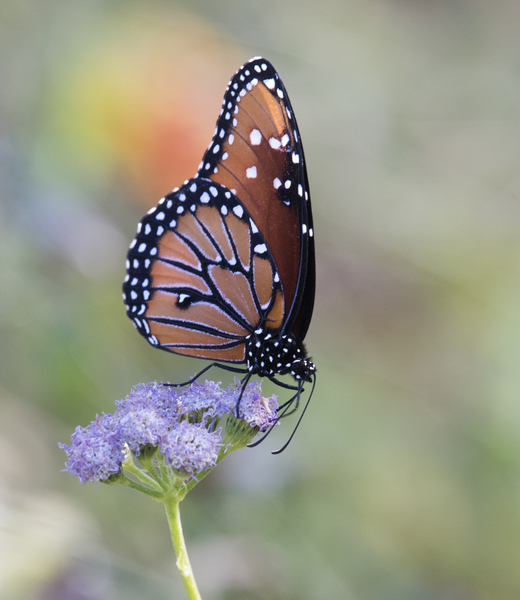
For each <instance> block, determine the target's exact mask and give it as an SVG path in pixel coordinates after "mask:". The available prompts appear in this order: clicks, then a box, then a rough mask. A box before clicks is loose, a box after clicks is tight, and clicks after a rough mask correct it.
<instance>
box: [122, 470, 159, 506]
mask: <svg viewBox="0 0 520 600" xmlns="http://www.w3.org/2000/svg"><path fill="white" fill-rule="evenodd" d="M118 483H122V484H123V485H126V486H127V487H129V488H132V489H133V490H137V491H138V492H143V494H146V495H147V496H150V497H151V498H154V499H155V500H159V501H161V500H162V499H163V495H164V492H162V491H161V492H159V491H155V490H152V489H150V488H149V487H147V486H145V485H141V484H140V483H138V482H137V481H134V480H133V479H130V478H129V477H127V476H126V475H123V477H121V479H120V480H119V481H118Z"/></svg>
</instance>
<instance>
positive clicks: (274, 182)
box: [273, 177, 282, 190]
mask: <svg viewBox="0 0 520 600" xmlns="http://www.w3.org/2000/svg"><path fill="white" fill-rule="evenodd" d="M273 185H274V189H275V190H277V189H278V188H279V187H280V186H281V185H282V182H281V181H280V180H279V179H278V177H277V178H276V179H275V180H274V181H273Z"/></svg>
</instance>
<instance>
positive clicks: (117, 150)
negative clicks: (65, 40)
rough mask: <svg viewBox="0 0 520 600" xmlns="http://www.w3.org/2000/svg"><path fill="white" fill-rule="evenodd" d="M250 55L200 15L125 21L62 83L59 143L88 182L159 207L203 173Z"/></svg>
mask: <svg viewBox="0 0 520 600" xmlns="http://www.w3.org/2000/svg"><path fill="white" fill-rule="evenodd" d="M96 42H97V43H96ZM248 58H249V56H246V53H245V52H238V51H237V49H236V48H233V47H231V46H230V45H229V43H226V42H224V41H222V40H221V39H220V38H219V35H218V32H217V31H215V29H213V28H212V27H211V26H210V25H208V24H207V23H205V22H203V21H201V20H200V19H198V18H196V17H194V16H191V15H187V14H185V13H178V12H176V11H167V10H155V11H150V10H149V9H148V8H147V10H146V14H144V13H143V12H141V11H137V12H136V11H135V10H133V11H132V12H130V13H129V14H127V15H126V18H125V17H123V18H121V15H119V18H118V19H117V22H113V23H108V24H107V27H106V29H105V30H104V31H103V32H101V34H100V36H99V38H98V39H97V40H95V41H94V43H93V47H92V50H91V51H90V52H89V53H88V55H86V56H83V57H82V58H81V59H80V60H79V62H78V64H75V65H74V68H73V72H72V73H71V74H70V75H69V76H66V77H65V78H62V79H61V82H62V83H63V84H64V86H63V88H62V89H61V91H58V96H61V97H60V98H59V100H58V102H56V104H55V106H56V107H59V115H58V118H57V119H56V121H57V123H58V124H59V127H58V129H59V130H61V135H60V137H61V138H63V136H64V137H65V138H66V147H67V150H68V151H72V152H74V153H76V155H77V158H78V165H77V168H79V169H81V168H85V169H87V171H88V174H89V175H88V176H89V177H94V178H96V177H99V178H100V179H103V180H105V181H106V179H107V178H108V181H106V183H107V184H108V185H117V186H123V187H124V188H125V189H127V190H128V191H129V197H130V198H135V199H137V200H138V201H139V202H142V204H143V205H145V206H153V205H155V204H156V203H157V200H158V199H159V198H160V197H162V196H163V195H164V194H166V193H168V192H169V191H171V189H172V188H174V187H175V186H178V185H180V184H181V183H182V182H183V181H184V180H185V179H187V178H189V177H192V176H193V175H194V174H195V172H196V170H197V168H198V165H199V163H200V161H201V159H202V155H203V153H204V151H205V149H206V147H207V145H208V144H209V142H210V140H211V137H212V136H213V131H214V127H215V123H216V120H217V116H218V113H219V111H220V106H221V102H222V97H223V94H224V90H225V87H226V85H227V82H228V81H229V78H230V77H231V75H232V74H233V73H234V71H235V70H236V69H237V67H238V66H239V65H240V64H241V63H242V62H244V61H245V60H247V59H248ZM54 133H56V130H54ZM61 143H63V142H61ZM69 159H70V158H69Z"/></svg>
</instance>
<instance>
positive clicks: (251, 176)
mask: <svg viewBox="0 0 520 600" xmlns="http://www.w3.org/2000/svg"><path fill="white" fill-rule="evenodd" d="M246 176H247V177H248V178H249V179H255V178H256V167H255V166H254V165H253V166H252V167H249V169H246Z"/></svg>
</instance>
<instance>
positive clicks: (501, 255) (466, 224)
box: [0, 0, 520, 600]
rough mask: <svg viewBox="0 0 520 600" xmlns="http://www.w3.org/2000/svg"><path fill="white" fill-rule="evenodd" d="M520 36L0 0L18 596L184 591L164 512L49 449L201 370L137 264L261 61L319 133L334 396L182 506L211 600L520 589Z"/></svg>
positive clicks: (363, 20)
mask: <svg viewBox="0 0 520 600" xmlns="http://www.w3.org/2000/svg"><path fill="white" fill-rule="evenodd" d="M519 39H520V4H519V3H518V2H517V0H495V1H494V2H486V1H484V0H433V1H424V0H423V1H421V0H376V1H374V2H366V1H365V0H322V1H321V2H312V1H310V0H284V1H283V2H282V1H280V0H267V1H253V0H246V1H239V0H222V1H217V0H194V1H191V2H190V1H188V0H184V1H183V0H179V1H176V2H174V1H166V0H165V1H162V2H161V1H159V0H148V1H145V0H126V1H123V0H120V1H116V0H105V1H104V2H100V1H88V2H87V1H82V0H81V1H76V2H69V1H67V0H45V1H44V2H42V1H40V0H2V2H1V5H0V319H1V322H0V336H1V340H0V370H1V371H0V374H1V382H0V411H1V412H0V451H1V460H0V465H1V466H0V469H1V474H0V523H1V526H0V597H1V598H3V599H5V600H26V599H31V600H99V599H102V600H105V599H106V600H119V599H123V598H125V600H134V599H136V600H137V599H142V598H154V599H156V600H163V599H166V598H172V597H173V598H184V597H185V596H184V591H183V588H182V584H181V581H180V577H179V575H178V573H177V570H176V568H175V564H174V558H173V553H172V550H171V548H170V540H169V535H168V531H167V527H166V521H165V518H164V515H163V512H162V507H161V506H160V505H159V504H155V503H153V502H151V501H150V500H149V499H147V498H144V497H140V495H139V494H137V493H135V492H132V491H131V490H128V489H126V488H123V487H122V486H114V487H109V486H103V485H98V486H97V487H96V486H94V485H92V484H90V485H86V486H80V485H79V483H78V482H77V480H76V479H74V478H73V477H71V476H70V475H68V474H64V473H60V469H62V468H63V463H64V458H65V457H64V454H63V452H62V451H60V450H59V449H58V447H57V443H58V442H59V441H61V442H67V441H68V440H69V439H70V434H71V433H72V431H73V430H74V428H75V427H76V425H78V424H81V425H86V424H88V423H89V422H90V421H91V420H92V419H93V418H94V415H95V414H96V412H101V411H106V412H111V411H112V410H113V401H114V400H117V399H120V398H122V397H124V396H125V395H126V394H127V393H128V391H129V390H130V388H131V387H132V386H133V385H134V384H135V383H137V382H140V381H142V382H146V381H153V380H155V379H157V380H170V381H180V380H183V379H185V378H187V377H188V376H190V375H191V374H192V373H193V372H195V370H196V369H200V367H201V364H200V362H198V361H193V360H189V359H187V358H182V357H175V356H172V355H168V354H167V353H161V352H159V351H157V350H154V349H153V348H151V347H150V346H148V345H147V344H146V342H145V341H144V340H143V339H142V338H141V337H140V336H139V335H138V334H137V333H136V332H135V330H134V328H133V327H132V324H131V323H130V321H129V320H128V319H127V317H126V316H125V311H124V307H123V303H122V300H121V282H122V280H123V277H124V260H125V254H126V249H127V247H128V244H129V242H130V241H131V239H132V238H133V235H134V232H135V227H136V224H137V222H138V220H139V219H140V218H141V216H142V215H143V214H144V212H145V210H147V209H148V208H149V207H151V206H152V205H154V204H155V203H156V202H157V200H158V199H159V198H160V197H161V196H162V195H163V194H164V193H166V192H168V191H169V190H171V189H172V187H174V186H175V185H178V184H179V183H180V182H182V181H183V180H184V179H185V178H187V177H190V176H191V175H193V174H194V173H195V170H196V168H197V165H198V163H199V161H200V158H201V156H202V153H203V151H204V149H205V148H206V146H207V144H208V142H209V140H210V137H211V135H212V133H213V128H214V123H215V120H216V117H217V114H218V111H219V110H220V103H221V98H222V95H223V92H224V89H225V87H226V85H227V82H228V80H229V78H230V77H231V75H232V74H233V73H234V72H235V70H236V69H237V68H238V67H239V66H240V65H241V64H242V63H243V62H245V61H246V60H248V59H249V58H250V57H252V56H255V55H263V56H265V57H267V58H269V59H270V60H271V61H272V62H273V63H274V64H275V66H276V67H277V69H278V70H279V72H280V74H281V76H282V78H283V80H284V83H285V85H286V87H287V89H288V90H289V94H290V96H291V101H292V104H293V107H294V109H295V111H296V115H297V118H298V122H299V126H300V131H301V134H302V137H303V140H304V145H305V151H306V157H307V163H308V172H309V180H310V183H311V191H312V199H313V207H314V216H315V225H316V227H315V229H316V242H317V273H318V274H317V298H316V309H315V314H314V319H313V323H312V326H311V329H310V331H309V334H308V338H307V347H308V350H309V352H310V354H311V356H312V357H313V358H314V360H315V362H316V364H317V367H318V383H317V386H316V391H315V394H314V398H313V401H312V403H311V406H310V408H309V410H308V413H307V415H306V418H305V420H304V421H303V423H302V425H301V428H300V430H299V431H298V434H297V436H296V437H295V439H294V441H293V442H292V444H291V445H290V447H289V448H288V449H287V451H285V452H284V453H283V454H282V455H280V456H276V457H275V456H272V455H271V454H270V451H271V450H273V449H275V448H277V447H278V446H279V444H281V443H282V442H283V441H284V440H285V439H286V438H287V436H288V434H289V433H290V431H291V425H292V424H291V423H290V422H288V421H287V422H285V423H284V424H283V427H279V428H277V430H276V432H275V434H273V436H272V439H269V440H268V441H267V442H266V443H265V444H263V445H261V446H260V447H258V448H256V449H254V450H245V451H242V452H240V453H236V454H235V455H233V456H232V457H230V458H229V459H227V460H226V461H225V462H224V463H223V464H222V465H220V466H219V468H218V469H217V470H216V471H215V472H214V473H212V474H211V476H210V477H208V478H207V480H205V481H204V482H203V483H202V484H201V485H200V486H198V487H197V488H196V489H195V490H194V491H193V492H192V493H191V494H190V496H189V497H188V498H187V499H186V500H185V502H184V503H183V507H182V508H183V515H184V527H185V533H186V537H187V540H188V544H189V548H190V551H191V556H192V562H193V565H194V568H195V571H196V574H197V576H198V581H199V584H200V587H201V591H202V593H203V597H204V598H205V599H206V600H235V599H236V600H238V599H240V600H277V599H294V600H296V599H298V600H307V599H309V600H310V599H316V598H329V599H347V600H392V599H395V600H408V599H409V600H416V599H421V600H509V599H515V598H519V597H520V436H519V433H520V302H519V300H520V169H519V165H520V45H519ZM215 377H218V378H219V379H222V380H223V381H225V382H226V381H228V380H227V379H226V377H225V375H224V374H223V373H217V374H216V375H215ZM264 391H265V392H266V394H267V393H273V391H274V390H271V389H270V388H269V386H265V389H264Z"/></svg>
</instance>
